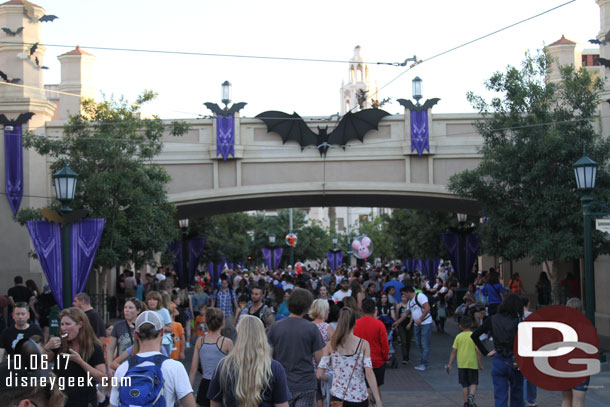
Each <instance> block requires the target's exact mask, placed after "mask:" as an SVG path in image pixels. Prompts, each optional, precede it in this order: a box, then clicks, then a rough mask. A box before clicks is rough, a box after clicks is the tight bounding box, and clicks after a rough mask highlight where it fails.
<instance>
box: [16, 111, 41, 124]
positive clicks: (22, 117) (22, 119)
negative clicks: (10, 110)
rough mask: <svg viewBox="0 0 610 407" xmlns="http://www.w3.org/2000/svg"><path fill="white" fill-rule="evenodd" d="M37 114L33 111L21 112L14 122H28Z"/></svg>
mask: <svg viewBox="0 0 610 407" xmlns="http://www.w3.org/2000/svg"><path fill="white" fill-rule="evenodd" d="M35 114H36V113H32V112H27V113H21V114H20V115H19V117H17V119H16V120H15V121H14V123H15V124H26V123H27V122H28V121H29V120H30V119H31V118H32V116H34V115H35Z"/></svg>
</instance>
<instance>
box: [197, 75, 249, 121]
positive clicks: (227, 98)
mask: <svg viewBox="0 0 610 407" xmlns="http://www.w3.org/2000/svg"><path fill="white" fill-rule="evenodd" d="M231 92H232V85H231V82H229V81H224V82H223V83H222V85H221V98H220V101H221V102H222V103H223V104H224V105H225V107H224V109H223V108H221V107H220V106H218V105H217V104H216V103H211V102H206V103H204V105H205V106H206V107H207V108H208V109H210V110H211V111H212V112H213V113H215V114H216V115H218V116H222V117H229V116H231V115H234V114H235V113H237V112H239V111H240V110H241V109H243V108H244V106H246V105H247V103H246V102H239V103H234V104H233V105H232V106H231V107H229V103H231Z"/></svg>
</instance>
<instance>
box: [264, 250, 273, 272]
mask: <svg viewBox="0 0 610 407" xmlns="http://www.w3.org/2000/svg"><path fill="white" fill-rule="evenodd" d="M262 251H263V259H265V264H266V265H267V268H268V269H269V270H271V269H272V268H273V267H271V266H272V264H271V249H267V248H266V247H263V249H262Z"/></svg>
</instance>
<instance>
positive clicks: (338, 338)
mask: <svg viewBox="0 0 610 407" xmlns="http://www.w3.org/2000/svg"><path fill="white" fill-rule="evenodd" d="M354 325H356V313H355V312H354V310H352V309H351V308H349V307H343V308H341V311H339V321H338V322H337V329H335V332H334V333H333V336H332V337H331V338H330V347H331V349H332V350H333V351H337V348H338V347H339V346H343V343H344V342H345V339H347V335H349V333H350V332H351V331H352V330H353V329H354Z"/></svg>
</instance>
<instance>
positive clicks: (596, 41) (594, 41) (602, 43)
mask: <svg viewBox="0 0 610 407" xmlns="http://www.w3.org/2000/svg"><path fill="white" fill-rule="evenodd" d="M589 42H590V43H591V44H597V45H606V44H607V42H606V41H600V40H597V39H593V40H589Z"/></svg>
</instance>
